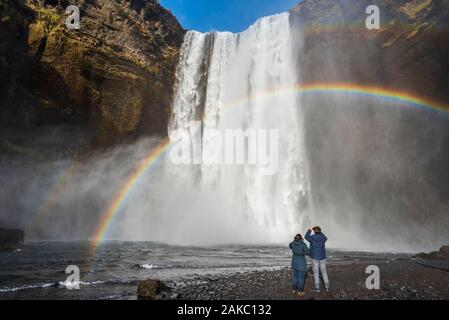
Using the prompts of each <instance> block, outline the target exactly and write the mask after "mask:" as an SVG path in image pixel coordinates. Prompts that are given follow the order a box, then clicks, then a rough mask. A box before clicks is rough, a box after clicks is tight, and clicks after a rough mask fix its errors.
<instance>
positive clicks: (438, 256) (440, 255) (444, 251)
mask: <svg viewBox="0 0 449 320" xmlns="http://www.w3.org/2000/svg"><path fill="white" fill-rule="evenodd" d="M416 257H417V258H419V259H424V260H449V246H442V247H441V248H440V251H432V252H430V253H419V254H417V255H416Z"/></svg>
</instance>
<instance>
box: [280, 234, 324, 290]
mask: <svg viewBox="0 0 449 320" xmlns="http://www.w3.org/2000/svg"><path fill="white" fill-rule="evenodd" d="M312 231H313V235H312ZM305 239H306V240H307V241H308V242H310V249H309V247H308V246H307V244H305V243H304V241H303V237H302V235H301V234H297V235H296V236H295V240H294V241H293V242H292V243H290V245H289V246H290V249H291V250H292V253H293V257H292V288H293V293H294V294H296V293H298V295H299V296H303V295H304V286H305V279H306V273H307V262H306V256H310V258H312V265H313V268H312V269H313V278H314V283H315V292H320V270H321V274H322V276H323V280H324V286H325V288H326V291H329V278H328V276H327V270H326V241H327V237H326V236H325V235H324V234H323V233H322V232H321V228H320V227H313V228H311V229H309V230H307V233H306V236H305Z"/></svg>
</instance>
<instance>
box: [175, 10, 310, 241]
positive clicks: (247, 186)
mask: <svg viewBox="0 0 449 320" xmlns="http://www.w3.org/2000/svg"><path fill="white" fill-rule="evenodd" d="M296 41H297V40H296ZM294 42H295V41H293V39H292V31H291V28H290V19H289V14H288V13H284V14H279V15H275V16H270V17H265V18H262V19H260V20H258V21H257V22H256V23H255V24H254V25H253V26H251V27H250V28H249V29H248V30H246V31H244V32H242V33H239V34H233V33H229V32H213V33H207V34H204V33H199V32H196V31H189V32H188V33H187V34H186V36H185V39H184V44H183V46H182V52H181V58H180V62H179V66H178V70H177V74H176V78H177V82H176V84H175V96H174V100H173V101H174V102H173V106H172V116H171V121H170V124H169V134H170V137H171V138H172V139H174V138H175V137H174V134H175V132H177V131H178V130H179V129H184V130H187V131H188V132H189V133H190V134H191V137H192V140H193V142H194V144H198V143H199V145H201V148H200V150H198V149H197V150H194V151H193V153H200V154H199V156H200V158H201V156H203V155H205V154H206V155H214V154H217V153H220V152H222V150H220V149H222V145H220V144H217V143H216V140H215V139H214V137H213V135H212V134H211V133H210V132H214V131H212V130H210V129H214V130H216V131H215V132H221V133H222V136H225V132H226V130H229V129H232V130H238V129H240V130H241V131H242V132H247V130H249V129H251V130H253V129H254V130H258V129H265V130H277V131H276V132H277V133H278V135H277V137H278V149H277V151H278V152H277V166H278V170H277V171H276V172H275V173H274V174H271V175H264V174H261V167H260V165H254V164H248V163H246V162H245V163H244V164H243V165H228V164H223V163H222V164H204V163H201V164H199V165H190V166H181V167H178V168H176V169H173V166H170V165H169V167H170V168H171V169H169V170H176V172H177V173H176V174H177V175H179V179H180V180H181V182H182V183H183V184H185V185H186V186H188V187H189V189H194V190H197V191H198V193H199V194H200V195H199V201H198V202H201V201H203V200H202V198H201V197H202V195H204V194H205V193H213V194H214V196H215V198H216V199H220V200H219V202H218V203H216V206H218V207H220V209H217V210H215V213H214V214H217V215H226V216H227V217H228V218H229V219H232V221H239V222H238V223H239V224H241V223H242V221H244V223H246V224H247V226H254V227H256V228H258V230H264V233H266V235H268V236H269V237H270V239H269V240H270V241H283V240H285V239H286V236H287V239H288V238H290V236H291V235H292V234H293V233H294V232H299V230H303V229H304V228H305V227H306V223H308V217H309V215H310V214H311V211H310V208H309V203H310V201H309V196H310V188H309V184H308V174H307V163H306V161H305V159H306V156H305V152H306V150H305V143H304V130H303V112H302V109H301V103H300V99H299V97H298V95H297V94H296V93H294V92H290V91H287V90H284V91H285V92H286V93H285V92H284V93H282V94H269V93H276V91H279V90H281V89H283V88H284V89H285V88H290V87H292V86H293V85H294V84H295V83H297V81H298V78H299V76H300V70H299V69H298V67H297V65H296V63H295V61H296V53H295V50H294V47H295V46H294V45H293V44H294ZM198 122H199V123H200V125H198ZM245 147H246V152H247V154H248V157H250V156H251V153H252V152H254V149H252V148H251V147H250V146H249V145H248V144H245ZM271 147H273V146H271ZM194 156H195V155H194ZM196 156H198V154H196ZM186 206H188V204H186ZM196 210H198V208H196ZM199 210H202V209H201V208H200V209H199ZM204 210H206V211H207V209H206V208H204ZM185 211H186V212H189V209H188V208H187V207H186V208H185ZM204 214H207V213H204ZM236 223H237V222H236ZM245 228H246V226H236V229H240V230H241V231H242V232H245ZM290 233H291V234H290ZM265 240H268V239H266V238H265ZM228 241H232V237H230V238H229V239H228Z"/></svg>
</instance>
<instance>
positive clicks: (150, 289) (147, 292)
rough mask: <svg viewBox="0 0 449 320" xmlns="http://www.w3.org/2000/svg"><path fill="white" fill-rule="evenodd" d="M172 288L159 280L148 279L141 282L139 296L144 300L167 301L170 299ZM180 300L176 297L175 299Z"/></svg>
mask: <svg viewBox="0 0 449 320" xmlns="http://www.w3.org/2000/svg"><path fill="white" fill-rule="evenodd" d="M169 291H170V288H169V287H168V286H166V285H165V284H164V283H163V282H162V281H160V280H157V279H148V280H143V281H140V282H139V285H138V287H137V296H138V298H139V299H142V300H146V299H148V300H153V299H166V298H170V296H169V295H168V292H169ZM176 298H178V295H176V297H175V299H176Z"/></svg>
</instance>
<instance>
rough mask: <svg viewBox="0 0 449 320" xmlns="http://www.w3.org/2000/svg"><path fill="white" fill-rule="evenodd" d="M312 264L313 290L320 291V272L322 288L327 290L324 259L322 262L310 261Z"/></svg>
mask: <svg viewBox="0 0 449 320" xmlns="http://www.w3.org/2000/svg"><path fill="white" fill-rule="evenodd" d="M312 263H313V279H314V282H315V289H316V290H320V270H321V275H322V276H323V281H324V286H325V287H326V289H329V278H328V276H327V270H326V259H324V260H315V259H312Z"/></svg>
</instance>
